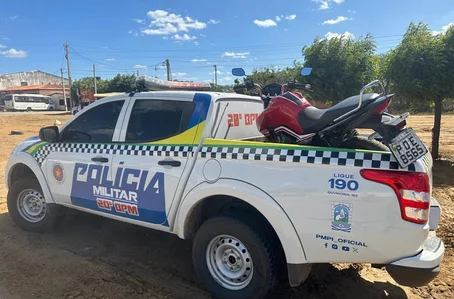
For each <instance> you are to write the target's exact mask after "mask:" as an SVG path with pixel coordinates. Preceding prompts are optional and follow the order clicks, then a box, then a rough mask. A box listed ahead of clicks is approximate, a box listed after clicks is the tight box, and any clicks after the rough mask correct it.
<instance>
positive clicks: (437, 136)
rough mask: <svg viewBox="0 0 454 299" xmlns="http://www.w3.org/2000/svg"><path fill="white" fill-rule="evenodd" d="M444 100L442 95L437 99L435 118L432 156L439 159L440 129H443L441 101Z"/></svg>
mask: <svg viewBox="0 0 454 299" xmlns="http://www.w3.org/2000/svg"><path fill="white" fill-rule="evenodd" d="M442 102H443V98H442V97H438V98H436V99H435V119H434V128H433V131H432V158H433V159H438V156H439V154H438V148H439V143H440V129H441V103H442Z"/></svg>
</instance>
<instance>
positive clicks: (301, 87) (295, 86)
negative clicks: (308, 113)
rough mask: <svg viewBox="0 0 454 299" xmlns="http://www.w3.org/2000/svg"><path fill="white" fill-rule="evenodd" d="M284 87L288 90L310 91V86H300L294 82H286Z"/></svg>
mask: <svg viewBox="0 0 454 299" xmlns="http://www.w3.org/2000/svg"><path fill="white" fill-rule="evenodd" d="M285 87H286V88H289V89H305V90H308V91H312V89H311V85H310V84H300V83H295V82H288V83H286V84H285Z"/></svg>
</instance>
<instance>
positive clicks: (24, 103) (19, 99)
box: [5, 94, 52, 111]
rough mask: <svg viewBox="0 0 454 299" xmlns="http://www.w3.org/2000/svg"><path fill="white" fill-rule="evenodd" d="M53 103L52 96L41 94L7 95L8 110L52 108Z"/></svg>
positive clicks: (6, 104)
mask: <svg viewBox="0 0 454 299" xmlns="http://www.w3.org/2000/svg"><path fill="white" fill-rule="evenodd" d="M51 104H52V100H51V97H48V96H43V95H40V94H8V95H5V110H7V111H33V110H52V105H51Z"/></svg>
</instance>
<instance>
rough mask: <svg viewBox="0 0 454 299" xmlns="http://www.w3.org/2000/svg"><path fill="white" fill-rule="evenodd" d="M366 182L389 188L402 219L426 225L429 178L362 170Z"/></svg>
mask: <svg viewBox="0 0 454 299" xmlns="http://www.w3.org/2000/svg"><path fill="white" fill-rule="evenodd" d="M360 173H361V176H362V177H363V178H365V179H366V180H369V181H373V182H377V183H381V184H384V185H387V186H389V187H391V188H392V189H393V190H394V193H395V194H396V196H397V199H398V201H399V206H400V212H401V216H402V219H403V220H405V221H409V222H413V223H416V224H426V223H427V221H428V219H429V210H430V192H431V186H430V182H429V177H428V175H427V174H426V173H422V172H409V171H393V170H381V169H362V170H361V171H360Z"/></svg>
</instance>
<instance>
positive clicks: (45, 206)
mask: <svg viewBox="0 0 454 299" xmlns="http://www.w3.org/2000/svg"><path fill="white" fill-rule="evenodd" d="M7 205H8V212H9V214H10V216H11V218H12V220H13V221H14V223H16V225H17V226H19V227H20V228H22V229H24V230H27V231H35V232H44V231H47V230H50V229H51V228H53V227H54V226H55V225H56V224H57V222H58V220H60V219H61V215H62V213H61V207H60V206H57V205H55V204H49V203H46V201H45V199H44V196H43V191H42V189H41V186H40V184H39V182H38V181H37V180H36V179H35V178H34V177H23V178H21V179H19V180H17V181H16V182H14V183H13V184H12V186H11V188H10V189H9V191H8V196H7Z"/></svg>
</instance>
